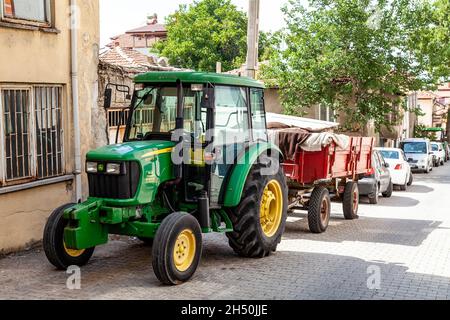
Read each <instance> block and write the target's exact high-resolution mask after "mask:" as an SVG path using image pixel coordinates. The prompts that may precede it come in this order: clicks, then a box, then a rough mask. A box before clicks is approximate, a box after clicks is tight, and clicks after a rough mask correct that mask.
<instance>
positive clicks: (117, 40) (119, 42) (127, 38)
mask: <svg viewBox="0 0 450 320" xmlns="http://www.w3.org/2000/svg"><path fill="white" fill-rule="evenodd" d="M111 40H112V42H110V43H109V44H108V45H107V47H109V48H111V49H112V48H114V47H116V46H120V47H122V48H133V45H134V42H133V36H132V35H130V34H121V35H119V36H115V37H112V38H111Z"/></svg>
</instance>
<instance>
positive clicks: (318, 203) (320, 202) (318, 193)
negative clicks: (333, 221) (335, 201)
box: [308, 187, 331, 233]
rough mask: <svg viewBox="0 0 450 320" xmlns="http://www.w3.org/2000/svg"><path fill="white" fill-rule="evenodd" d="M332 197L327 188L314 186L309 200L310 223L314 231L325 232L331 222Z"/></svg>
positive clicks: (310, 228) (310, 227)
mask: <svg viewBox="0 0 450 320" xmlns="http://www.w3.org/2000/svg"><path fill="white" fill-rule="evenodd" d="M330 214H331V199H330V193H329V192H328V189H327V188H324V187H317V188H314V190H313V192H312V195H311V199H310V200H309V211H308V224H309V230H311V232H312V233H323V232H325V231H326V230H327V228H328V224H329V223H330Z"/></svg>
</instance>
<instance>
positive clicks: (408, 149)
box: [400, 139, 434, 173]
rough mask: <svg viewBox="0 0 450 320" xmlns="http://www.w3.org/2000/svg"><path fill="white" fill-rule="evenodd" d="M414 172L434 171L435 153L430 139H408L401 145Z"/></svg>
mask: <svg viewBox="0 0 450 320" xmlns="http://www.w3.org/2000/svg"><path fill="white" fill-rule="evenodd" d="M400 148H401V149H402V150H403V152H404V153H405V156H406V159H407V160H408V163H409V165H410V166H411V170H412V171H413V172H415V171H416V172H425V173H429V172H430V171H432V170H433V161H434V160H433V157H434V155H433V153H432V150H431V143H430V140H429V139H406V140H404V141H403V142H402V143H401V144H400Z"/></svg>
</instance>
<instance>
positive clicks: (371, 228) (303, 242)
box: [0, 165, 450, 299]
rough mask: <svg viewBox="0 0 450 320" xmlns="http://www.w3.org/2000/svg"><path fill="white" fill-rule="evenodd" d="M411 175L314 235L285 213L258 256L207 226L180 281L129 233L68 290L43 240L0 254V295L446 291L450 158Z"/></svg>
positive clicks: (397, 294) (331, 295) (449, 280)
mask: <svg viewBox="0 0 450 320" xmlns="http://www.w3.org/2000/svg"><path fill="white" fill-rule="evenodd" d="M415 179H416V180H415V183H414V185H413V187H411V188H410V189H409V190H408V191H407V192H400V191H397V192H395V193H394V196H393V197H392V198H391V199H381V200H380V204H379V205H378V206H372V205H369V204H367V203H368V202H367V200H365V199H363V203H364V204H363V205H362V206H361V208H360V216H361V217H360V219H359V220H356V221H345V220H344V219H343V216H342V214H341V212H342V208H341V206H340V205H339V204H334V205H333V218H332V222H331V225H330V227H329V229H328V231H327V233H325V234H322V235H313V234H311V233H309V231H308V228H307V222H306V221H305V219H304V218H305V216H304V215H303V214H298V215H296V216H294V217H290V218H289V222H288V224H287V230H286V233H285V236H284V238H283V241H282V243H281V245H280V246H279V250H278V252H277V253H276V254H274V255H272V256H271V257H269V258H266V259H262V260H252V259H241V258H239V257H236V256H235V255H234V253H233V251H232V250H231V249H230V248H229V246H228V243H227V240H226V237H225V236H222V235H208V236H206V237H205V239H204V243H205V245H204V252H203V258H202V262H201V265H200V267H199V269H198V270H197V273H196V275H195V276H194V279H193V280H192V281H190V282H189V283H186V284H184V285H181V286H178V287H166V286H162V285H160V283H159V282H158V280H157V279H156V277H155V276H154V274H153V271H152V267H151V249H150V248H149V247H145V246H143V245H142V244H141V243H140V242H139V241H134V240H131V239H130V240H116V241H112V242H111V243H110V244H109V245H107V246H105V247H101V248H98V249H97V251H96V253H95V254H94V257H93V259H92V260H91V263H89V265H88V266H86V267H84V268H83V269H82V283H81V284H82V288H81V290H75V291H71V290H68V289H67V288H66V280H67V277H68V275H67V274H65V273H64V272H58V271H55V270H54V269H53V268H52V267H51V266H50V265H49V263H48V262H47V260H46V258H45V255H44V253H43V252H42V250H39V249H35V250H32V251H29V252H25V253H21V254H17V255H12V256H8V257H5V258H3V259H0V299H450V250H449V248H450V205H449V204H448V202H447V200H448V199H449V195H450V165H446V166H445V167H441V168H437V169H435V170H434V171H433V172H432V173H431V174H430V175H424V174H418V175H416V176H415ZM371 266H378V267H379V268H380V270H381V283H380V285H381V288H380V289H379V290H370V289H368V286H367V281H368V278H369V276H370V274H368V270H369V271H370V270H374V269H373V267H372V268H369V267H371ZM375 270H376V268H375Z"/></svg>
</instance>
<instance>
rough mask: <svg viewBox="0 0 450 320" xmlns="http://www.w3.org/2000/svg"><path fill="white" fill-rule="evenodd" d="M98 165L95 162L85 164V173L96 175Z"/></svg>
mask: <svg viewBox="0 0 450 320" xmlns="http://www.w3.org/2000/svg"><path fill="white" fill-rule="evenodd" d="M97 167H98V163H97V162H87V163H86V172H87V173H97V172H98V168H97Z"/></svg>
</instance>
